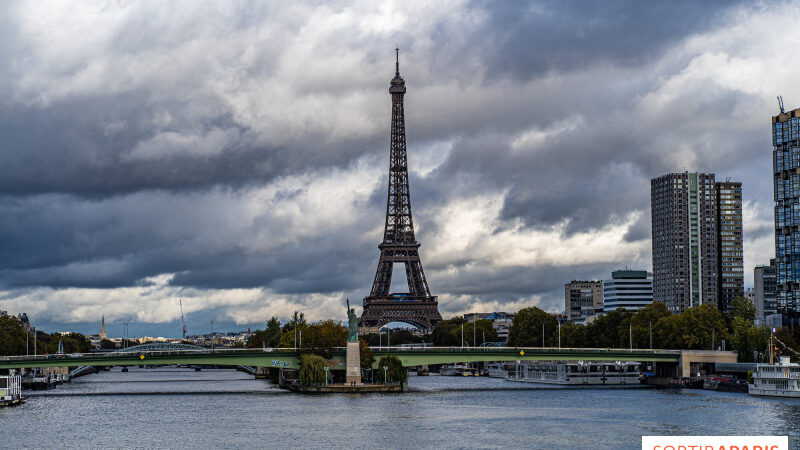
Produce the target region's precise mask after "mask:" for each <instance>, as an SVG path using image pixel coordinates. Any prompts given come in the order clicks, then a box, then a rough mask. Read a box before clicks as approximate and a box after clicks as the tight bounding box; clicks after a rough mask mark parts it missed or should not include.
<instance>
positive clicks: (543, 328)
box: [542, 320, 544, 348]
mask: <svg viewBox="0 0 800 450" xmlns="http://www.w3.org/2000/svg"><path fill="white" fill-rule="evenodd" d="M542 348H544V320H542Z"/></svg>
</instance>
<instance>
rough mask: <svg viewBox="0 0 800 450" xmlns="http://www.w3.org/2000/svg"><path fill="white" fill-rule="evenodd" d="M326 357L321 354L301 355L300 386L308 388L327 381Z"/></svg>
mask: <svg viewBox="0 0 800 450" xmlns="http://www.w3.org/2000/svg"><path fill="white" fill-rule="evenodd" d="M325 365H326V362H325V359H324V358H323V357H321V356H319V355H311V354H303V355H300V372H299V373H298V378H299V379H300V386H302V387H304V388H306V387H309V386H311V385H314V384H322V383H324V382H325Z"/></svg>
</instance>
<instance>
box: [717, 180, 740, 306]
mask: <svg viewBox="0 0 800 450" xmlns="http://www.w3.org/2000/svg"><path fill="white" fill-rule="evenodd" d="M715 187H716V191H717V192H716V195H717V255H718V257H719V262H718V264H717V274H718V276H719V281H718V283H719V285H718V296H719V309H720V311H722V313H723V314H727V313H729V312H730V311H731V308H732V305H733V299H734V298H736V297H742V296H743V295H744V253H743V245H742V183H739V182H735V181H724V182H718V183H716V184H715Z"/></svg>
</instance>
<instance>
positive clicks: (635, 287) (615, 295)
mask: <svg viewBox="0 0 800 450" xmlns="http://www.w3.org/2000/svg"><path fill="white" fill-rule="evenodd" d="M650 303H653V278H652V276H650V274H648V273H647V271H646V270H628V269H625V270H615V271H613V272H611V279H610V280H604V281H603V312H611V311H615V310H617V309H621V308H624V309H627V310H629V311H636V310H638V309H639V308H643V307H645V306H647V305H649V304H650Z"/></svg>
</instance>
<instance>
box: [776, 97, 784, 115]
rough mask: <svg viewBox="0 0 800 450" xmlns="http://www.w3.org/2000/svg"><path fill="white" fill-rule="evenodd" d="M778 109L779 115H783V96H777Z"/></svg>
mask: <svg viewBox="0 0 800 450" xmlns="http://www.w3.org/2000/svg"><path fill="white" fill-rule="evenodd" d="M778 108H780V109H781V114H783V113H785V112H786V111H784V109H783V96H782V95H779V96H778Z"/></svg>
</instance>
